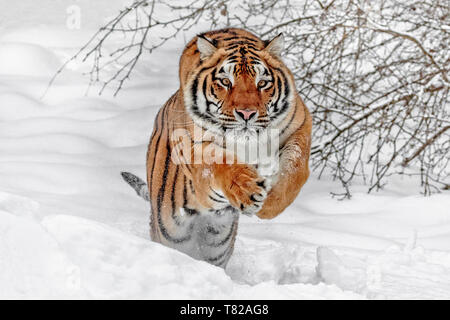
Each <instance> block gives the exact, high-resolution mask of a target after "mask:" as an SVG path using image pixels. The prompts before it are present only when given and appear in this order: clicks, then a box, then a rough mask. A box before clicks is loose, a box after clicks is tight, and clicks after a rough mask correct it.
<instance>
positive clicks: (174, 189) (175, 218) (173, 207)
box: [170, 166, 181, 225]
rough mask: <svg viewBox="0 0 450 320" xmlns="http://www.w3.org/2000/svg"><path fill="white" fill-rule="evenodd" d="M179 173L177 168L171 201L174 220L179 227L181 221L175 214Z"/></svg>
mask: <svg viewBox="0 0 450 320" xmlns="http://www.w3.org/2000/svg"><path fill="white" fill-rule="evenodd" d="M178 171H179V166H177V169H176V170H175V176H174V178H173V182H172V194H171V196H170V200H171V202H172V219H173V220H174V221H175V223H176V224H177V225H180V224H181V222H180V221H179V219H178V217H177V216H176V215H175V213H176V211H177V205H176V201H175V195H176V192H177V180H178Z"/></svg>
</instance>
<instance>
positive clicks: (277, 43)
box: [264, 33, 284, 58]
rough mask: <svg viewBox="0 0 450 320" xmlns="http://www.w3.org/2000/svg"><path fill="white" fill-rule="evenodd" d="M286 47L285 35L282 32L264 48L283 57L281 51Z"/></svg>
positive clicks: (276, 55)
mask: <svg viewBox="0 0 450 320" xmlns="http://www.w3.org/2000/svg"><path fill="white" fill-rule="evenodd" d="M283 49H284V36H283V34H282V33H280V34H279V35H277V36H276V37H275V38H273V39H272V40H270V41H269V43H268V44H267V45H266V47H265V48H264V50H266V51H267V52H268V53H270V54H271V55H273V56H275V57H279V58H280V57H281V52H282V51H283Z"/></svg>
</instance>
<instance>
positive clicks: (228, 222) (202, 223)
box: [147, 29, 311, 266]
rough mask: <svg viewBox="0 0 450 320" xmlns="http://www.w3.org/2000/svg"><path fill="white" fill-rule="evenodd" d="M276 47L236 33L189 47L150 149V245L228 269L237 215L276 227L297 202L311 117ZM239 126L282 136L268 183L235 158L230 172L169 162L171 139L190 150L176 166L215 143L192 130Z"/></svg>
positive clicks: (203, 38) (210, 35) (226, 167)
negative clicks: (178, 136) (180, 133)
mask: <svg viewBox="0 0 450 320" xmlns="http://www.w3.org/2000/svg"><path fill="white" fill-rule="evenodd" d="M281 46H282V38H281V37H277V38H275V39H274V40H272V41H271V42H265V41H262V40H261V39H259V38H258V37H256V36H255V35H253V34H252V33H250V32H247V31H245V30H241V29H223V30H217V31H211V32H207V33H204V34H202V35H199V36H197V37H195V38H194V39H192V40H191V41H190V42H189V43H188V44H187V46H186V48H185V49H184V51H183V54H182V56H181V60H180V70H179V77H180V88H179V90H178V91H177V92H176V93H175V94H174V95H173V96H172V97H171V98H170V99H169V100H168V101H167V102H166V104H165V105H164V106H163V107H162V108H161V109H160V111H159V113H158V115H157V117H156V120H155V125H154V130H153V134H152V136H151V139H150V143H149V146H148V153H147V182H148V189H149V198H150V203H151V211H152V212H151V238H152V240H154V241H157V242H160V243H162V244H164V245H167V246H170V247H173V248H176V249H178V250H181V251H183V252H186V253H187V254H189V255H191V256H193V257H194V258H197V259H201V260H205V261H208V262H210V263H212V264H215V265H219V266H225V265H226V264H227V262H228V260H229V258H230V256H231V254H232V252H233V247H234V241H235V238H236V233H237V226H238V220H239V215H240V214H241V213H245V214H256V215H257V216H258V217H259V218H262V219H271V218H274V217H276V216H277V215H279V214H280V213H281V212H282V211H283V210H284V209H285V208H286V207H287V206H288V205H290V204H291V203H292V201H293V200H294V199H295V197H296V196H297V194H298V193H299V191H300V189H301V188H302V186H303V185H304V183H305V182H306V180H307V178H308V175H309V168H308V159H309V153H310V135H311V117H310V114H309V112H308V109H307V108H306V106H305V105H304V103H303V102H302V100H301V98H300V97H299V95H298V93H297V92H296V89H295V84H294V79H293V76H292V74H291V72H290V71H289V69H288V68H287V67H286V66H285V65H284V63H283V62H282V60H281V58H280V51H281V49H282V47H281ZM238 118H239V119H238ZM237 120H239V121H237ZM245 125H247V126H248V127H249V128H251V129H248V130H250V131H251V130H254V131H255V132H256V131H258V132H259V131H262V130H267V129H268V128H276V129H278V130H279V132H280V134H279V142H280V146H279V153H278V160H279V163H280V166H279V170H278V171H277V172H275V173H273V174H272V175H271V177H270V179H269V178H268V177H265V176H262V175H261V174H260V173H259V171H258V166H257V165H253V164H246V163H237V162H238V159H237V157H236V159H234V161H235V163H231V164H223V163H222V164H221V163H208V161H206V160H205V161H202V162H201V163H196V164H190V163H180V164H176V163H175V162H174V161H173V158H174V156H175V147H176V143H175V142H174V141H172V140H173V139H171V137H172V134H173V133H174V132H175V131H176V130H177V129H180V128H181V129H185V130H186V136H187V139H188V140H189V142H190V143H192V145H193V146H194V147H192V148H191V149H190V150H191V154H181V156H183V157H186V158H191V157H193V155H194V152H195V146H202V147H207V146H208V145H210V144H212V143H214V142H213V140H209V139H203V140H201V141H196V140H195V138H194V130H196V129H199V130H202V131H206V130H211V131H212V132H213V135H215V136H221V135H225V133H224V132H225V131H226V130H228V129H230V130H232V129H235V130H238V131H237V132H239V134H241V133H240V132H242V135H246V134H247V131H248V130H247V131H246V129H242V128H243V127H244V126H245ZM239 130H242V131H239ZM184 138H186V137H184ZM232 156H233V155H232ZM177 157H180V155H177Z"/></svg>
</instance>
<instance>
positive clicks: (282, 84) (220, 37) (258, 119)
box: [180, 29, 295, 135]
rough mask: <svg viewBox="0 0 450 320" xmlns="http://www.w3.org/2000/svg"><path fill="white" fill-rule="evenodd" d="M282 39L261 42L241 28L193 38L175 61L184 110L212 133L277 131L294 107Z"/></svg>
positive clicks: (248, 133)
mask: <svg viewBox="0 0 450 320" xmlns="http://www.w3.org/2000/svg"><path fill="white" fill-rule="evenodd" d="M283 44H284V40H283V36H282V35H281V34H280V35H278V36H277V37H275V38H274V39H272V40H271V41H262V40H260V39H259V38H258V37H256V36H255V35H253V34H251V33H249V32H247V31H245V30H241V29H225V30H218V31H211V32H208V33H205V34H201V35H199V36H197V37H196V38H194V39H193V40H192V41H191V42H190V43H189V44H188V45H187V46H186V49H185V50H184V52H183V55H182V57H181V61H180V82H181V89H182V92H183V97H184V103H185V107H186V110H187V112H188V114H189V115H190V117H191V118H192V120H193V121H194V123H195V124H197V125H199V126H201V127H202V128H204V129H206V130H212V131H214V132H215V133H219V134H225V133H226V132H227V131H229V130H231V131H233V132H234V134H238V135H251V134H254V133H256V132H260V131H261V130H265V129H268V128H276V127H277V125H278V124H279V123H280V122H281V121H283V119H284V118H285V117H286V116H287V114H288V112H289V110H290V109H291V107H292V105H293V104H294V103H295V84H294V80H293V76H292V74H291V72H290V71H289V70H288V68H287V67H286V66H285V65H284V63H283V62H282V61H281V58H280V55H281V51H282V50H283Z"/></svg>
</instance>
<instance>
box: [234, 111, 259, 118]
mask: <svg viewBox="0 0 450 320" xmlns="http://www.w3.org/2000/svg"><path fill="white" fill-rule="evenodd" d="M236 114H237V115H238V116H239V117H241V118H242V119H244V120H250V119H251V118H252V117H253V116H254V115H255V114H256V110H250V109H239V110H238V109H236Z"/></svg>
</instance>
